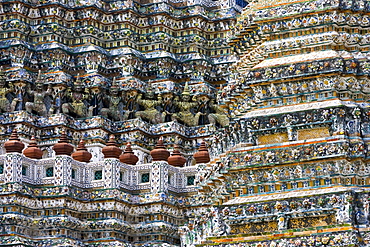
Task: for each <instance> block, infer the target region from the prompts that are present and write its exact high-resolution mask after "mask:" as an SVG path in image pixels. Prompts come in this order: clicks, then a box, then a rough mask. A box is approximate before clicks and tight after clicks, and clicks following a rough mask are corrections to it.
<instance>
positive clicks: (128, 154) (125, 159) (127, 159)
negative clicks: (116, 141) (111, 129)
mask: <svg viewBox="0 0 370 247" xmlns="http://www.w3.org/2000/svg"><path fill="white" fill-rule="evenodd" d="M119 160H120V161H121V162H122V163H125V164H129V165H136V163H137V162H138V161H139V158H138V157H137V156H136V155H135V154H134V152H133V151H132V148H131V144H130V143H127V145H126V149H125V151H124V152H123V154H121V156H119Z"/></svg>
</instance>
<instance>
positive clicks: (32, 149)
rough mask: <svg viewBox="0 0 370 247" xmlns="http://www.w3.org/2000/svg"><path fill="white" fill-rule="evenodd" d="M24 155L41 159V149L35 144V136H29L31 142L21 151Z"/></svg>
mask: <svg viewBox="0 0 370 247" xmlns="http://www.w3.org/2000/svg"><path fill="white" fill-rule="evenodd" d="M23 154H24V156H26V157H28V158H31V159H41V158H42V150H41V149H40V148H39V147H38V146H37V143H36V138H35V136H32V137H31V142H30V144H29V145H28V147H27V148H26V149H25V150H24V151H23Z"/></svg>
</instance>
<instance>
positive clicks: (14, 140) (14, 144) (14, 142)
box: [4, 129, 24, 153]
mask: <svg viewBox="0 0 370 247" xmlns="http://www.w3.org/2000/svg"><path fill="white" fill-rule="evenodd" d="M4 148H5V150H6V152H7V153H22V150H23V148H24V144H23V142H21V141H20V140H19V138H18V134H17V130H16V129H14V130H13V132H12V134H11V135H10V138H9V141H6V142H5V143H4Z"/></svg>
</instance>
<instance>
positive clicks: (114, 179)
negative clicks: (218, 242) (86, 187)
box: [102, 135, 122, 188]
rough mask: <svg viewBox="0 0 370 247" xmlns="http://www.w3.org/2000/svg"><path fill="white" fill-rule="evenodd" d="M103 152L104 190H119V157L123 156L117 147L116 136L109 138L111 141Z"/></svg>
mask: <svg viewBox="0 0 370 247" xmlns="http://www.w3.org/2000/svg"><path fill="white" fill-rule="evenodd" d="M102 152H103V154H104V167H103V179H104V188H117V187H118V185H119V182H118V180H119V169H118V164H119V163H120V161H119V156H120V155H121V153H122V150H121V149H120V148H118V147H117V143H116V140H115V137H114V135H111V136H110V137H109V141H108V142H107V145H106V146H105V147H104V148H103V149H102Z"/></svg>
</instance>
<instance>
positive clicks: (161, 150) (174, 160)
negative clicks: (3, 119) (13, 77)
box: [4, 129, 210, 167]
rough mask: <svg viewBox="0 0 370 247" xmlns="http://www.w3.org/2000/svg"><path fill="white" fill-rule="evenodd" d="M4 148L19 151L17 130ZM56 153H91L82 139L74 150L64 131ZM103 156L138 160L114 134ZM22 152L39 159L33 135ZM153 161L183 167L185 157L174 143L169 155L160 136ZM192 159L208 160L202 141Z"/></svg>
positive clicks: (80, 156)
mask: <svg viewBox="0 0 370 247" xmlns="http://www.w3.org/2000/svg"><path fill="white" fill-rule="evenodd" d="M4 148H5V150H6V152H7V153H11V152H16V153H21V152H22V150H23V148H24V144H23V143H22V142H21V141H20V139H19V138H18V134H17V131H16V130H15V129H14V130H13V132H12V134H11V136H10V138H9V141H7V142H5V143H4ZM53 149H54V151H55V154H56V155H71V156H72V158H73V159H75V160H77V161H80V162H89V161H90V159H91V157H92V155H91V153H90V152H88V151H87V148H86V147H85V143H84V141H83V140H81V141H80V143H79V144H78V147H77V149H76V151H75V152H73V150H74V148H73V146H72V145H71V144H69V143H68V139H67V136H66V134H65V133H62V135H61V137H60V140H59V142H58V143H56V144H55V145H54V146H53ZM102 153H103V154H104V158H116V159H119V160H120V161H121V162H122V163H125V164H129V165H135V164H136V163H137V162H138V160H139V159H138V157H137V156H136V155H135V154H134V152H133V151H132V148H131V144H130V143H128V144H127V146H126V149H125V151H124V152H123V153H122V150H121V149H120V148H119V147H117V143H116V141H115V138H114V135H111V136H110V137H109V141H108V142H107V144H106V146H105V147H104V148H103V149H102ZM23 154H24V155H25V156H26V157H28V158H31V159H41V158H42V151H41V149H40V148H39V147H38V146H37V143H36V139H35V137H34V136H32V138H31V142H30V144H29V145H28V147H27V148H26V149H25V150H24V151H23ZM150 155H151V156H152V159H153V161H167V162H168V163H169V164H170V165H172V166H178V167H183V166H184V165H185V163H186V159H185V158H184V157H183V156H182V155H181V153H180V151H179V147H178V146H177V145H176V146H175V150H174V151H173V153H172V155H171V156H170V152H169V151H168V150H167V149H166V148H165V146H164V145H163V140H162V138H160V139H159V141H158V143H157V145H156V147H155V148H154V149H153V150H152V151H151V152H150ZM193 157H194V159H195V160H196V163H197V164H198V163H207V162H209V161H210V158H209V153H208V150H207V147H206V143H205V142H204V141H203V142H202V143H201V145H200V148H199V150H198V152H196V153H195V154H194V156H193Z"/></svg>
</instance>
